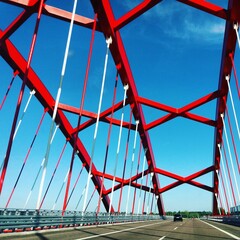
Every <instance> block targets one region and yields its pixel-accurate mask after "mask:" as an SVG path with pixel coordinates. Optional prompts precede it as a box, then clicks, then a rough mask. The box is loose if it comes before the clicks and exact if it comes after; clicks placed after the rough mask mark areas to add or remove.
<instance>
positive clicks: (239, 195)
mask: <svg viewBox="0 0 240 240" xmlns="http://www.w3.org/2000/svg"><path fill="white" fill-rule="evenodd" d="M221 118H222V122H223V129H224V134H225V138H226V142H227V147H228V153H229V157H230V162H231V167H232V173H233V177H234V182H235V186H236V189H237V194H238V201H239V202H240V194H239V189H238V182H237V178H236V173H235V169H234V166H233V160H232V154H231V150H230V145H229V141H228V135H227V131H226V126H225V121H224V117H223V114H221Z"/></svg>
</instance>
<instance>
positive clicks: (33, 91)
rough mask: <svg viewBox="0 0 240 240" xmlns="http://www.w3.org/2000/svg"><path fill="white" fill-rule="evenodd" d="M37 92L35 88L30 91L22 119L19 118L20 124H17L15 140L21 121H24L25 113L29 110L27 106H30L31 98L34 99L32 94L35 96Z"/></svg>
mask: <svg viewBox="0 0 240 240" xmlns="http://www.w3.org/2000/svg"><path fill="white" fill-rule="evenodd" d="M35 93H36V91H35V90H32V91H31V92H30V95H29V97H28V100H27V103H26V105H25V108H24V110H23V113H22V116H21V118H20V120H19V122H18V125H17V127H16V129H15V132H14V135H13V140H14V138H15V137H16V134H17V132H18V129H19V127H20V125H21V123H22V120H23V118H24V115H25V113H26V111H27V108H28V105H29V103H30V101H31V99H32V96H33V95H34V94H35Z"/></svg>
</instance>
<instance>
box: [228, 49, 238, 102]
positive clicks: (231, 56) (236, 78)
mask: <svg viewBox="0 0 240 240" xmlns="http://www.w3.org/2000/svg"><path fill="white" fill-rule="evenodd" d="M229 56H230V59H231V62H232V67H233V73H234V78H235V83H236V88H237V92H238V99H240V89H239V85H238V77H237V70H236V67H235V64H234V60H233V54H232V53H230V54H229Z"/></svg>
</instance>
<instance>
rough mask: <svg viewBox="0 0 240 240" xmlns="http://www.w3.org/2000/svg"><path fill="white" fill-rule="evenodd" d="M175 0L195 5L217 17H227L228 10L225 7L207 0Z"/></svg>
mask: <svg viewBox="0 0 240 240" xmlns="http://www.w3.org/2000/svg"><path fill="white" fill-rule="evenodd" d="M177 1H178V2H182V3H185V4H187V5H189V6H192V7H195V8H197V9H200V10H202V11H204V12H207V13H210V14H212V15H215V16H217V17H220V18H223V19H228V11H227V10H226V9H224V8H222V7H220V6H217V5H215V4H213V3H210V2H207V1H205V0H177Z"/></svg>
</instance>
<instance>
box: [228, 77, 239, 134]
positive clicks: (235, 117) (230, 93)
mask: <svg viewBox="0 0 240 240" xmlns="http://www.w3.org/2000/svg"><path fill="white" fill-rule="evenodd" d="M229 80H230V77H229V75H227V76H226V81H227V84H228V89H229V95H230V99H231V103H232V109H233V114H234V119H235V123H236V127H237V132H238V138H239V139H240V132H239V126H238V120H237V115H236V111H235V106H234V102H233V97H232V91H231V87H230V83H229Z"/></svg>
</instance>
